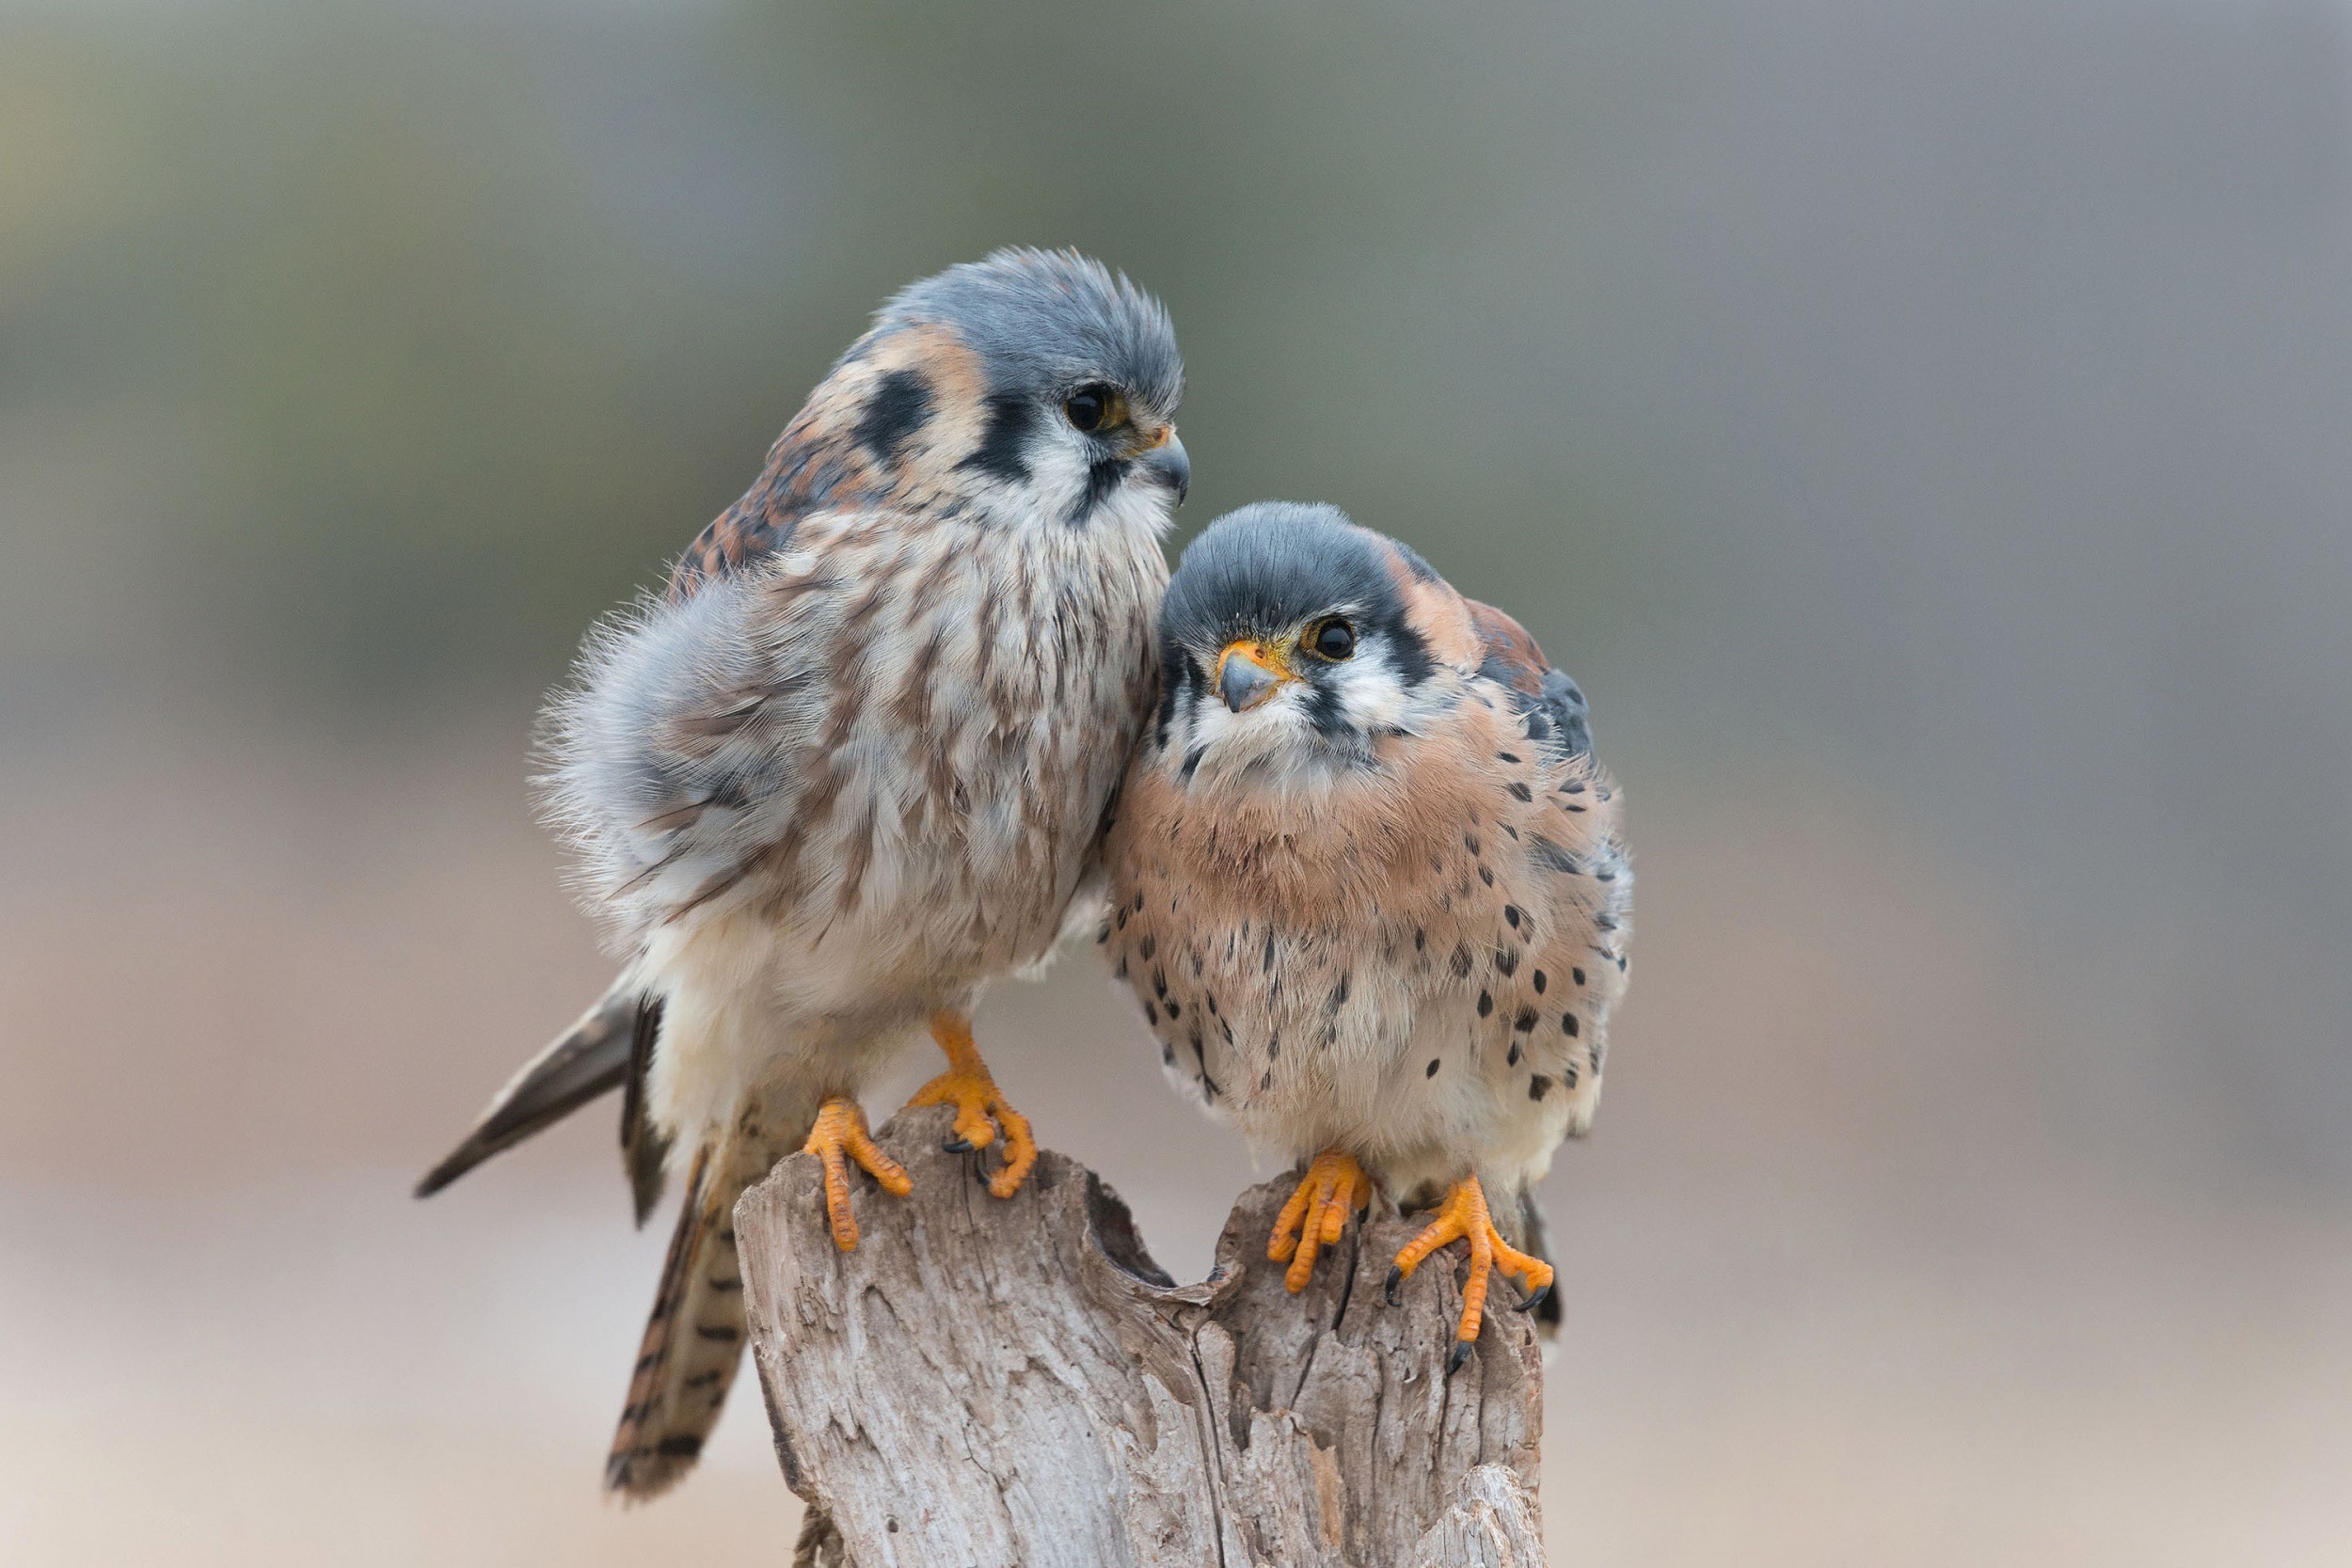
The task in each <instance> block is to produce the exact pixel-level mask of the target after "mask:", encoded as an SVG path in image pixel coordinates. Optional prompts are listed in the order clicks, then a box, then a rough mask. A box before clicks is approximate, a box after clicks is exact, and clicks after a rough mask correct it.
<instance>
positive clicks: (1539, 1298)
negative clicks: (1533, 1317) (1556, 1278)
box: [1518, 1285, 1551, 1312]
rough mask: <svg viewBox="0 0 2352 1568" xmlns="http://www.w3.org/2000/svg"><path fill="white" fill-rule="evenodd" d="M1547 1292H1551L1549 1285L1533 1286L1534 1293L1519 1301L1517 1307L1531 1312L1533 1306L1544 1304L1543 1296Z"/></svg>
mask: <svg viewBox="0 0 2352 1568" xmlns="http://www.w3.org/2000/svg"><path fill="white" fill-rule="evenodd" d="M1549 1294H1551V1287H1550V1286H1549V1285H1539V1286H1537V1287H1536V1288H1535V1293H1534V1295H1532V1296H1529V1297H1528V1298H1527V1299H1526V1300H1525V1301H1523V1302H1520V1303H1519V1307H1518V1309H1519V1310H1520V1311H1522V1312H1533V1311H1534V1310H1535V1308H1537V1307H1541V1306H1542V1305H1543V1304H1544V1298H1545V1297H1546V1296H1548V1295H1549Z"/></svg>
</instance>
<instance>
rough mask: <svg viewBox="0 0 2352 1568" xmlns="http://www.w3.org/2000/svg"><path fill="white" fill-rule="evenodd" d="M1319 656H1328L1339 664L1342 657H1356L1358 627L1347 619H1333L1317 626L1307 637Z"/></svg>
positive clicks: (1308, 643)
mask: <svg viewBox="0 0 2352 1568" xmlns="http://www.w3.org/2000/svg"><path fill="white" fill-rule="evenodd" d="M1307 646H1308V647H1310V648H1311V649H1313V650H1314V653H1315V657H1317V658H1327V659H1329V660H1330V661H1331V662H1332V663H1334V664H1337V663H1338V662H1339V661H1340V660H1341V659H1343V658H1353V657H1356V628H1355V627H1354V626H1349V625H1348V624H1347V623H1346V622H1345V621H1342V620H1338V619H1336V618H1335V619H1332V620H1329V621H1326V622H1324V623H1323V625H1321V626H1317V627H1316V628H1315V629H1314V631H1313V632H1312V633H1311V635H1310V636H1309V637H1308V639H1307Z"/></svg>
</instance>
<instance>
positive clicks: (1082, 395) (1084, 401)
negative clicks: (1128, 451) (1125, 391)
mask: <svg viewBox="0 0 2352 1568" xmlns="http://www.w3.org/2000/svg"><path fill="white" fill-rule="evenodd" d="M1061 411H1062V414H1063V415H1064V416H1065V417H1066V418H1067V419H1068V420H1070V422H1071V423H1072V424H1073V425H1074V426H1076V427H1077V428H1078V429H1079V430H1082V431H1084V432H1085V433H1086V434H1088V435H1089V436H1092V435H1094V434H1095V433H1096V432H1098V431H1104V430H1108V429H1110V428H1111V427H1112V426H1113V425H1115V424H1118V423H1120V421H1121V420H1125V419H1126V417H1127V400H1126V399H1125V398H1123V397H1121V396H1120V394H1119V388H1116V387H1105V386H1104V385H1103V384H1102V383H1101V382H1099V381H1095V382H1089V383H1088V384H1087V385H1086V386H1084V387H1081V388H1078V389H1077V390H1076V391H1074V392H1073V393H1071V394H1070V396H1069V397H1068V398H1066V399H1065V400H1063V403H1062V405H1061Z"/></svg>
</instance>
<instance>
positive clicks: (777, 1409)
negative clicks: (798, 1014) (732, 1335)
mask: <svg viewBox="0 0 2352 1568" xmlns="http://www.w3.org/2000/svg"><path fill="white" fill-rule="evenodd" d="M948 1120H949V1117H948V1113H947V1112H946V1111H944V1110H928V1111H918V1112H910V1113H907V1114H904V1115H901V1116H899V1117H895V1118H894V1119H893V1120H892V1121H891V1122H890V1123H889V1124H888V1125H887V1126H885V1127H884V1128H883V1129H882V1133H881V1142H882V1145H883V1146H884V1147H885V1148H888V1149H889V1150H890V1152H891V1153H892V1154H893V1155H895V1156H896V1157H897V1158H898V1159H899V1160H900V1161H902V1162H904V1164H906V1166H907V1168H908V1170H909V1171H910V1172H912V1173H913V1175H914V1196H913V1197H911V1198H908V1199H905V1200H903V1201H892V1202H890V1204H889V1207H888V1210H887V1212H886V1217H884V1215H883V1214H882V1212H876V1222H875V1223H873V1224H870V1225H867V1226H866V1227H865V1240H864V1242H863V1243H862V1244H861V1245H860V1246H859V1248H858V1250H857V1251H855V1252H853V1253H842V1252H839V1251H836V1250H835V1249H834V1245H833V1243H832V1240H831V1238H830V1236H829V1235H828V1233H827V1231H826V1229H825V1222H824V1207H823V1205H822V1203H821V1202H820V1201H819V1200H818V1164H817V1162H816V1161H815V1160H813V1159H810V1158H808V1157H806V1156H800V1155H796V1156H794V1157H792V1158H790V1159H788V1160H786V1161H785V1162H784V1163H783V1164H780V1165H779V1166H777V1168H776V1170H775V1171H774V1173H773V1174H771V1176H770V1177H769V1179H768V1180H766V1181H765V1182H763V1183H761V1184H760V1185H759V1186H757V1187H755V1188H754V1189H753V1190H752V1191H751V1192H750V1193H748V1194H746V1195H745V1196H744V1198H743V1201H742V1203H741V1205H740V1206H739V1208H738V1209H737V1211H736V1227H737V1232H738V1235H739V1238H740V1241H741V1243H742V1252H743V1265H744V1267H743V1274H744V1285H745V1289H746V1291H747V1292H748V1305H749V1308H750V1316H751V1334H752V1354H753V1356H754V1358H755V1362H756V1364H757V1367H758V1371H759V1378H760V1384H761V1387H762V1389H763V1390H764V1391H765V1393H766V1395H767V1399H768V1411H769V1418H770V1422H771V1426H772V1428H773V1431H774V1433H775V1440H776V1451H777V1455H778V1457H779V1458H780V1459H781V1460H782V1462H783V1465H784V1471H785V1479H786V1480H787V1481H788V1482H789V1483H790V1485H791V1487H792V1489H793V1490H794V1491H795V1492H797V1493H799V1494H800V1496H801V1497H803V1499H804V1500H806V1502H807V1503H808V1505H809V1510H810V1513H809V1526H808V1528H806V1529H805V1530H804V1531H803V1539H802V1543H801V1554H800V1557H799V1559H798V1560H799V1561H802V1562H806V1563H820V1564H825V1565H827V1568H939V1565H946V1564H953V1565H956V1568H1126V1565H1135V1568H1147V1565H1149V1568H1159V1565H1167V1568H1195V1565H1198V1568H1261V1565H1264V1568H1340V1565H1343V1564H1344V1565H1347V1568H1391V1565H1394V1568H1424V1565H1425V1568H1438V1565H1440V1564H1442V1565H1445V1568H1456V1565H1476V1568H1541V1565H1542V1563H1543V1561H1544V1558H1543V1550H1542V1543H1541V1537H1540V1532H1539V1530H1538V1528H1537V1522H1536V1521H1537V1514H1536V1510H1535V1503H1534V1481H1535V1459H1536V1443H1537V1437H1538V1434H1539V1431H1540V1427H1541V1421H1542V1359H1541V1355H1540V1353H1539V1351H1538V1348H1537V1345H1536V1341H1535V1336H1534V1327H1533V1325H1532V1324H1531V1323H1529V1321H1528V1320H1527V1319H1526V1318H1525V1317H1523V1316H1522V1315H1520V1314H1518V1313H1515V1312H1508V1311H1505V1312H1496V1313H1492V1314H1490V1315H1489V1316H1488V1318H1487V1325H1488V1326H1487V1327H1486V1331H1485V1334H1484V1335H1483V1337H1482V1338H1481V1339H1480V1341H1479V1346H1478V1352H1477V1354H1475V1355H1473V1356H1472V1357H1471V1358H1470V1362H1469V1363H1468V1364H1467V1365H1466V1366H1464V1367H1463V1368H1462V1370H1460V1371H1458V1372H1456V1373H1455V1374H1454V1376H1453V1377H1452V1378H1450V1379H1449V1378H1447V1377H1446V1376H1445V1375H1444V1366H1445V1352H1446V1350H1447V1348H1448V1346H1449V1345H1450V1343H1451V1339H1452V1325H1453V1323H1454V1314H1455V1313H1456V1312H1457V1311H1458V1309H1459V1306H1460V1301H1459V1292H1458V1287H1457V1284H1456V1282H1455V1278H1454V1271H1453V1270H1450V1269H1446V1268H1442V1267H1432V1268H1424V1269H1422V1270H1421V1271H1420V1272H1419V1273H1418V1274H1416V1275H1414V1276H1413V1277H1412V1278H1411V1279H1410V1280H1408V1281H1406V1284H1405V1287H1404V1291H1403V1294H1402V1305H1400V1306H1397V1307H1391V1306H1389V1305H1388V1304H1387V1303H1386V1302H1385V1301H1384V1300H1383V1299H1382V1293H1381V1287H1382V1284H1383V1282H1384V1281H1385V1279H1386V1277H1387V1275H1388V1271H1389V1259H1390V1258H1391V1255H1393V1254H1394V1253H1395V1251H1396V1250H1397V1248H1398V1247H1400V1246H1402V1245H1403V1244H1404V1243H1405V1242H1406V1239H1407V1238H1408V1237H1409V1236H1410V1235H1411V1233H1412V1232H1413V1231H1414V1230H1415V1229H1416V1228H1418V1227H1417V1226H1415V1225H1413V1224H1410V1223H1407V1222H1405V1221H1401V1220H1398V1219H1397V1218H1395V1217H1394V1216H1393V1215H1385V1216H1383V1215H1378V1214H1375V1216H1374V1218H1373V1219H1372V1221H1371V1222H1370V1223H1369V1224H1368V1225H1367V1226H1365V1227H1362V1228H1361V1230H1360V1233H1351V1235H1350V1238H1349V1240H1348V1241H1347V1242H1345V1243H1343V1244H1342V1245H1341V1246H1340V1247H1339V1248H1337V1249H1336V1250H1335V1251H1334V1252H1333V1253H1331V1254H1329V1255H1327V1259H1328V1260H1327V1263H1326V1265H1325V1266H1323V1267H1321V1268H1318V1269H1317V1271H1316V1275H1315V1278H1314V1281H1313V1283H1312V1284H1311V1286H1310V1287H1309V1288H1308V1289H1307V1291H1305V1292H1304V1293H1302V1294H1300V1295H1297V1296H1293V1295H1291V1294H1290V1293H1289V1292H1287V1291H1284V1290H1283V1288H1282V1282H1281V1272H1282V1271H1281V1269H1280V1267H1279V1265H1275V1264H1270V1263H1268V1262H1267V1261H1266V1259H1265V1236H1266V1231H1267V1228H1268V1227H1269V1226H1270V1225H1271V1223H1272V1221H1273V1218H1274V1215H1275V1212H1277V1211H1278V1210H1279V1208H1280V1206H1281V1202H1282V1199H1283V1197H1284V1196H1286V1195H1287V1192H1288V1186H1289V1183H1287V1182H1276V1183H1271V1184H1268V1185H1265V1186H1261V1187H1256V1188H1252V1189H1251V1190H1250V1191H1249V1192H1248V1193H1246V1194H1244V1195H1243V1196H1242V1198H1241V1201H1240V1203H1239V1204H1238V1205H1237V1206H1236V1207H1235V1208H1234V1210H1233V1212H1232V1216H1231V1217H1230V1218H1229V1219H1228V1220H1227V1221H1226V1226H1225V1233H1224V1236H1223V1238H1222V1239H1221V1240H1220V1241H1219V1242H1218V1243H1217V1266H1216V1271H1215V1272H1214V1273H1213V1274H1212V1275H1211V1276H1210V1278H1209V1279H1208V1280H1207V1281H1205V1282H1204V1283H1201V1284H1199V1285H1189V1286H1184V1287H1178V1286H1176V1285H1174V1284H1173V1283H1172V1282H1170V1281H1169V1279H1168V1276H1167V1275H1165V1274H1164V1273H1162V1272H1161V1270H1160V1269H1159V1267H1158V1266H1157V1265H1156V1264H1154V1263H1153V1262H1152V1260H1151V1258H1150V1255H1149V1254H1148V1253H1146V1252H1145V1250H1144V1247H1143V1243H1142V1241H1141V1239H1140V1238H1139V1237H1138V1236H1137V1235H1136V1230H1135V1227H1134V1224H1133V1222H1132V1221H1131V1220H1130V1218H1129V1217H1128V1213H1127V1210H1126V1207H1125V1205H1124V1204H1122V1203H1120V1200H1119V1197H1118V1196H1117V1195H1116V1194H1115V1193H1113V1192H1112V1191H1111V1190H1110V1189H1109V1188H1108V1187H1106V1186H1104V1184H1103V1183H1102V1181H1101V1180H1099V1179H1097V1178H1096V1177H1095V1175H1094V1173H1093V1172H1091V1171H1089V1170H1088V1169H1086V1168H1085V1167H1084V1166H1082V1165H1080V1164H1076V1163H1075V1162H1073V1161H1071V1160H1069V1159H1067V1158H1065V1157H1063V1156H1061V1155H1058V1154H1055V1153H1051V1152H1048V1153H1046V1154H1045V1155H1044V1156H1043V1157H1042V1158H1041V1160H1040V1161H1039V1163H1038V1166H1037V1169H1036V1171H1035V1172H1034V1174H1032V1175H1031V1176H1030V1178H1029V1180H1028V1184H1027V1185H1026V1186H1025V1188H1024V1189H1023V1190H1022V1192H1021V1193H1020V1194H1019V1195H1018V1196H1015V1197H1013V1198H1012V1199H1010V1200H1009V1201H998V1200H997V1199H994V1198H992V1197H990V1196H988V1195H987V1194H986V1193H985V1192H983V1191H982V1190H981V1187H980V1185H979V1183H978V1182H977V1181H975V1180H972V1179H971V1178H970V1176H969V1175H968V1174H967V1172H966V1169H965V1166H966V1165H967V1164H968V1163H969V1162H971V1161H973V1160H975V1159H980V1158H986V1156H985V1155H980V1156H976V1155H958V1154H947V1153H945V1152H942V1151H941V1149H940V1147H939V1146H940V1143H941V1141H942V1139H943V1138H944V1137H945V1136H946V1129H947V1125H948ZM869 1191H870V1189H869ZM860 1201H861V1204H862V1205H863V1206H865V1207H866V1208H867V1209H869V1210H874V1209H875V1208H876V1205H877V1203H878V1202H879V1201H880V1200H876V1199H873V1198H870V1197H866V1196H861V1199H860Z"/></svg>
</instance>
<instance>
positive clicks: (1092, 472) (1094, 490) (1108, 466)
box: [1070, 457, 1135, 528]
mask: <svg viewBox="0 0 2352 1568" xmlns="http://www.w3.org/2000/svg"><path fill="white" fill-rule="evenodd" d="M1134 466H1135V465H1134V464H1132V463H1130V462H1128V460H1127V459H1125V458H1123V457H1106V458H1104V459H1102V460H1101V461H1100V462H1098V463H1095V464H1093V465H1091V466H1090V467H1088V469H1087V487H1086V494H1084V495H1082V496H1080V497H1079V498H1078V504H1077V505H1076V506H1074V507H1073V508H1071V511H1070V526H1071V527H1072V528H1083V527H1085V526H1086V524H1087V522H1088V520H1089V518H1091V517H1092V516H1093V515H1094V509H1095V508H1096V507H1098V506H1101V505H1102V504H1103V503H1104V501H1106V500H1108V499H1110V496H1111V492H1112V491H1114V490H1116V489H1118V488H1119V487H1120V484H1121V483H1124V482H1125V480H1126V478H1127V470H1128V469H1129V468H1131V467H1134Z"/></svg>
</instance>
